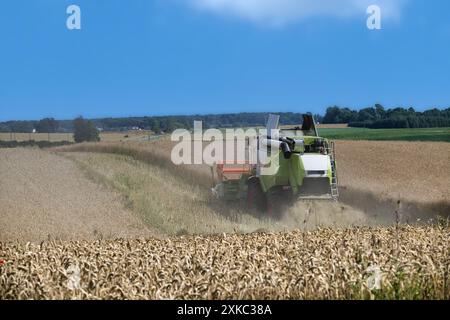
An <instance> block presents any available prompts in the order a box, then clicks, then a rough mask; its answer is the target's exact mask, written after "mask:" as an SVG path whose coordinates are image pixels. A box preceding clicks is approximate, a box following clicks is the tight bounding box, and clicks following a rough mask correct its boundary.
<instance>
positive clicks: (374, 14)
mask: <svg viewBox="0 0 450 320" xmlns="http://www.w3.org/2000/svg"><path fill="white" fill-rule="evenodd" d="M66 14H68V15H69V16H68V17H67V20H66V27H67V29H69V30H81V8H80V6H78V5H76V4H71V5H69V6H68V7H67V9H66ZM366 14H368V15H369V17H368V18H367V21H366V26H367V28H368V29H369V30H380V29H381V8H380V6H379V5H376V4H372V5H370V6H368V7H367V10H366Z"/></svg>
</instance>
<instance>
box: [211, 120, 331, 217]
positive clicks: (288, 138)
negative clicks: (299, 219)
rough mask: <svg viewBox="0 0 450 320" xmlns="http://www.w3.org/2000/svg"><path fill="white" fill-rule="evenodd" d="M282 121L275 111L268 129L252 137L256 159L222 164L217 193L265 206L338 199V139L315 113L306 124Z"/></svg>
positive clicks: (268, 208) (260, 207)
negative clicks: (321, 128)
mask: <svg viewBox="0 0 450 320" xmlns="http://www.w3.org/2000/svg"><path fill="white" fill-rule="evenodd" d="M278 123H279V116H277V115H270V116H269V120H268V122H267V134H265V135H260V136H255V137H251V138H248V146H249V148H252V147H251V146H253V148H255V149H256V152H254V153H253V154H255V155H256V158H257V159H256V161H250V160H249V159H247V160H246V161H244V162H241V163H221V164H217V165H216V168H215V174H214V170H213V171H212V172H213V180H214V184H215V187H214V188H213V193H214V194H216V195H217V196H218V197H219V198H222V199H225V200H230V201H236V200H240V199H245V200H247V204H248V206H249V207H250V208H256V209H258V210H260V211H271V209H272V208H273V205H274V204H275V203H278V201H282V202H287V200H288V199H305V200H317V199H325V200H337V199H338V197H339V192H338V181H337V172H336V159H335V152H334V143H333V142H331V141H328V140H327V139H324V138H321V137H319V135H318V132H317V129H316V126H315V123H314V119H313V117H312V116H311V115H309V114H306V115H303V124H302V126H301V127H293V128H287V129H279V128H278ZM253 139H255V140H253ZM249 154H250V158H251V154H252V152H251V151H250V152H249ZM216 177H217V180H218V181H216ZM285 200H286V201H285Z"/></svg>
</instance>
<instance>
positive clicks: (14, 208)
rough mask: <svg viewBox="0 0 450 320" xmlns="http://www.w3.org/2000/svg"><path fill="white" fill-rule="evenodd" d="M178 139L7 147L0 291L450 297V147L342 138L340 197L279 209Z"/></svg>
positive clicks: (1, 178)
mask: <svg viewBox="0 0 450 320" xmlns="http://www.w3.org/2000/svg"><path fill="white" fill-rule="evenodd" d="M171 146H172V142H170V141H168V140H167V139H161V140H158V141H152V142H150V141H146V142H126V143H125V142H122V143H117V142H102V143H95V144H78V145H72V146H66V147H59V148H53V149H50V150H39V149H33V148H22V149H21V148H19V149H8V150H6V149H2V150H0V204H1V206H0V213H1V215H0V299H449V265H450V248H449V243H450V228H449V222H448V217H449V213H450V212H449V210H448V209H447V208H448V207H449V206H448V202H449V201H448V200H449V199H448V190H449V179H448V172H450V168H449V165H450V163H448V162H447V161H445V157H444V158H442V157H435V156H433V155H435V154H437V153H438V152H440V153H441V154H442V153H443V154H445V153H446V152H448V151H450V150H449V149H448V148H449V146H448V145H447V144H438V143H431V144H428V143H423V144H421V143H418V144H413V143H387V144H386V143H377V142H368V143H363V142H346V141H342V142H339V143H338V144H337V157H338V168H339V174H340V175H339V178H340V181H341V199H342V201H341V202H338V203H329V202H326V203H325V202H314V201H301V202H296V203H293V204H292V205H291V206H290V207H289V208H287V209H286V210H285V211H283V212H282V214H281V215H279V216H277V217H268V216H261V215H260V214H255V213H254V212H249V211H247V210H246V208H245V206H243V205H242V204H241V203H232V204H230V203H223V202H220V201H218V200H217V199H215V198H214V197H212V195H211V192H210V187H211V178H210V169H209V167H207V166H174V165H173V164H172V163H171V162H170V160H169V156H168V154H170V150H171ZM412 156H415V157H416V159H417V160H418V161H417V162H415V163H411V162H410V161H407V159H410V158H411V157H412ZM428 168H434V172H433V173H431V174H428V173H427V171H429V170H427V169H428ZM399 181H403V183H399ZM430 183H434V185H433V186H430V187H427V188H421V187H420V186H423V185H424V184H430Z"/></svg>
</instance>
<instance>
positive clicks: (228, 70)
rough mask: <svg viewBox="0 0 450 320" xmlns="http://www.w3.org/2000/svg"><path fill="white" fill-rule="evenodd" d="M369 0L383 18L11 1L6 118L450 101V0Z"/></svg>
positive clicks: (1, 56) (323, 5)
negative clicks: (69, 23) (372, 22)
mask: <svg viewBox="0 0 450 320" xmlns="http://www.w3.org/2000/svg"><path fill="white" fill-rule="evenodd" d="M336 3H339V4H340V5H341V6H337V5H336ZM369 3H375V4H377V3H379V4H380V7H381V9H382V30H378V31H370V30H368V29H367V27H366V19H367V14H366V12H365V7H362V5H361V4H368V3H367V1H366V0H315V1H313V0H297V1H295V0H259V1H258V0H71V1H66V0H39V1H32V0H5V1H2V3H1V5H0V121H4V120H12V119H39V118H42V117H47V116H51V117H55V118H58V119H70V118H73V117H75V116H77V115H83V116H85V117H107V116H141V115H166V114H195V113H228V112H241V111H249V112H251V111H298V112H304V111H312V112H317V113H323V112H324V111H325V109H326V107H328V106H330V105H334V104H337V105H341V106H349V107H351V108H360V107H365V106H370V105H373V104H374V103H382V104H383V105H384V106H385V107H395V106H405V107H406V106H414V107H416V109H418V110H424V109H427V108H431V107H439V108H446V107H449V106H450V18H449V16H450V1H448V0H433V1H427V0H372V1H369ZM70 4H77V5H79V6H80V8H81V12H82V16H81V23H82V29H81V30H72V31H70V30H68V29H67V28H66V19H67V17H68V15H67V14H66V8H67V6H68V5H70ZM317 4H320V6H317Z"/></svg>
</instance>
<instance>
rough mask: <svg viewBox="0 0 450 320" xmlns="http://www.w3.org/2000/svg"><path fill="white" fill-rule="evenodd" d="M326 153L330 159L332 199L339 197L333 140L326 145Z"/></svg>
mask: <svg viewBox="0 0 450 320" xmlns="http://www.w3.org/2000/svg"><path fill="white" fill-rule="evenodd" d="M327 153H328V154H329V155H330V160H331V197H332V198H333V199H334V200H337V199H338V198H339V187H338V177H337V168H336V153H335V148H334V141H331V142H330V143H329V144H328V146H327Z"/></svg>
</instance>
